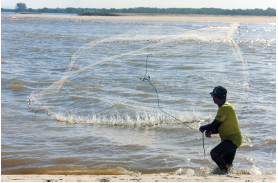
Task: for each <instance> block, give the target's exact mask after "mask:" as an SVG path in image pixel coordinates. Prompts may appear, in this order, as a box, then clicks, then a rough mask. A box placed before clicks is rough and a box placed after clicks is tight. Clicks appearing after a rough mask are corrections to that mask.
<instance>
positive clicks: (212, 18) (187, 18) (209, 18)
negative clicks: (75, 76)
mask: <svg viewBox="0 0 278 183" xmlns="http://www.w3.org/2000/svg"><path fill="white" fill-rule="evenodd" d="M118 15H120V16H78V15H51V14H5V15H2V17H3V16H4V17H14V18H19V17H32V18H72V19H103V20H129V21H180V22H245V23H276V16H247V15H246V16H239V15H234V16H231V15H228V16H224V15H195V14H194V15H183V14H150V13H145V14H144V13H118Z"/></svg>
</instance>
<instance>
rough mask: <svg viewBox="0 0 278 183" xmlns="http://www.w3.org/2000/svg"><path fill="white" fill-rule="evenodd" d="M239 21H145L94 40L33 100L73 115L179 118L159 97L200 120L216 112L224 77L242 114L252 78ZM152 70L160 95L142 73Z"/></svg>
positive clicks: (123, 120) (75, 119) (151, 120)
mask: <svg viewBox="0 0 278 183" xmlns="http://www.w3.org/2000/svg"><path fill="white" fill-rule="evenodd" d="M238 26H239V25H238V24H233V25H231V26H223V27H218V26H215V27H213V26H203V27H198V26H196V27H194V26H191V27H188V28H186V27H185V28H184V27H183V28H181V27H176V26H170V25H169V26H166V25H159V26H157V25H155V26H141V27H136V28H135V29H131V30H129V31H127V32H125V33H123V34H119V35H116V36H112V37H109V38H105V39H99V40H97V41H92V42H89V43H87V44H85V45H83V46H82V47H80V48H79V49H78V50H77V51H76V52H75V53H74V54H73V55H72V56H71V59H70V62H69V65H68V67H67V70H66V71H65V73H64V74H63V77H61V79H60V80H58V81H56V82H54V83H53V84H51V85H50V86H49V87H48V88H46V89H44V90H43V91H40V92H32V93H31V95H30V96H29V97H28V100H27V102H28V105H29V106H30V108H31V110H32V111H34V112H36V113H38V112H39V113H42V112H45V113H47V114H48V115H51V116H53V117H55V118H56V119H57V120H59V121H65V122H69V123H89V124H112V125H154V124H162V123H163V124H165V123H177V122H179V121H176V120H175V119H173V118H172V117H170V116H169V115H166V114H165V113H162V112H161V111H160V110H159V108H158V97H159V101H160V106H161V108H162V109H163V110H164V111H167V113H169V114H171V115H173V116H175V117H177V118H179V119H180V120H181V121H183V122H187V123H192V122H196V121H197V122H198V121H203V120H208V121H209V120H211V119H212V118H214V116H212V115H214V114H215V109H216V107H215V104H213V102H212V99H211V98H210V95H209V93H210V92H211V91H212V90H213V88H214V87H215V86H218V85H222V86H224V87H225V88H227V90H228V101H229V102H230V103H232V104H233V106H234V108H235V109H236V111H237V113H238V115H239V114H241V112H242V111H243V110H244V108H245V105H246V102H247V100H248V93H249V80H248V69H247V61H246V60H245V59H244V56H243V54H242V52H241V49H240V48H239V46H238V45H237V42H236V40H235V39H234V38H233V37H234V36H235V35H236V31H237V29H238ZM150 54H151V55H150ZM148 55H150V56H149V57H148V58H147V56H148ZM146 59H147V62H146ZM146 66H147V67H146ZM146 72H147V74H148V76H150V79H151V82H152V84H153V85H154V86H155V87H156V89H157V93H158V96H157V93H156V92H155V91H154V88H153V87H152V86H151V85H150V83H149V82H146V81H142V79H141V80H140V78H142V77H144V75H145V74H146Z"/></svg>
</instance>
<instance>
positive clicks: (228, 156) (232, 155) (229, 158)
mask: <svg viewBox="0 0 278 183" xmlns="http://www.w3.org/2000/svg"><path fill="white" fill-rule="evenodd" d="M235 155H236V150H234V151H233V152H230V153H228V154H225V155H224V156H223V158H224V160H225V162H226V164H233V161H234V159H235Z"/></svg>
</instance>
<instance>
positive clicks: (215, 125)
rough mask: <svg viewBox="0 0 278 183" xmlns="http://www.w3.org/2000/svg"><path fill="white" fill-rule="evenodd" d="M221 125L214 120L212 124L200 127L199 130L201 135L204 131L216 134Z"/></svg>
mask: <svg viewBox="0 0 278 183" xmlns="http://www.w3.org/2000/svg"><path fill="white" fill-rule="evenodd" d="M221 124H222V122H220V121H217V120H214V121H213V122H212V123H210V124H207V125H204V126H201V127H200V128H199V130H200V131H201V132H202V133H203V132H204V131H205V130H207V131H212V132H214V133H215V132H216V133H218V128H219V126H220V125H221Z"/></svg>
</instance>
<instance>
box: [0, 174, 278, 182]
mask: <svg viewBox="0 0 278 183" xmlns="http://www.w3.org/2000/svg"><path fill="white" fill-rule="evenodd" d="M1 181H2V182H276V175H229V174H228V175H207V176H195V175H193V176H187V175H159V174H158V175H139V176H130V175H2V176H1Z"/></svg>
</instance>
